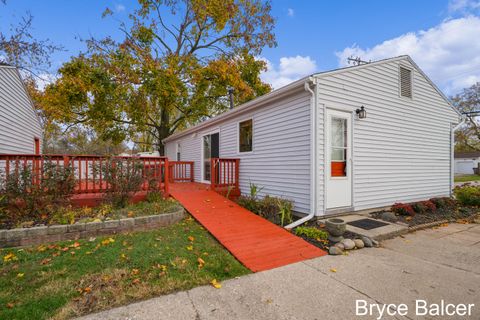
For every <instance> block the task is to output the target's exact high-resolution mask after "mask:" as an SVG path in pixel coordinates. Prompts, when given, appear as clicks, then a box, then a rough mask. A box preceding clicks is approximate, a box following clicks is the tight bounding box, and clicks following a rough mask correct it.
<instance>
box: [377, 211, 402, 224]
mask: <svg viewBox="0 0 480 320" xmlns="http://www.w3.org/2000/svg"><path fill="white" fill-rule="evenodd" d="M381 219H382V220H385V221H388V222H397V221H398V218H397V216H396V215H395V213H393V212H390V211H387V212H383V213H382V216H381Z"/></svg>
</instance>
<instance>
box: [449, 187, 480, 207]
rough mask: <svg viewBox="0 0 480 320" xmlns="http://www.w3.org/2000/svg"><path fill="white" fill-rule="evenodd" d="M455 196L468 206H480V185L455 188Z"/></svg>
mask: <svg viewBox="0 0 480 320" xmlns="http://www.w3.org/2000/svg"><path fill="white" fill-rule="evenodd" d="M453 193H454V195H455V198H456V199H457V200H458V202H460V203H461V204H463V205H466V206H480V187H479V186H472V185H463V186H461V187H456V188H455V189H453Z"/></svg>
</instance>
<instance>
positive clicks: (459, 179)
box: [455, 174, 480, 182]
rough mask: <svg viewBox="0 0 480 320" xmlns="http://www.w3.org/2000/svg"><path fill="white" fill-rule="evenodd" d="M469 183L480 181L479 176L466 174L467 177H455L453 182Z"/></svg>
mask: <svg viewBox="0 0 480 320" xmlns="http://www.w3.org/2000/svg"><path fill="white" fill-rule="evenodd" d="M469 181H480V175H476V174H468V175H462V176H456V177H455V182H469Z"/></svg>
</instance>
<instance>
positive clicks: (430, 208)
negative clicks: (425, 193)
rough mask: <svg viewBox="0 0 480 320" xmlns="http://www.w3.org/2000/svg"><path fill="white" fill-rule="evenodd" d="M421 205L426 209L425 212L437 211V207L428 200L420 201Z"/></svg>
mask: <svg viewBox="0 0 480 320" xmlns="http://www.w3.org/2000/svg"><path fill="white" fill-rule="evenodd" d="M422 204H423V205H424V206H425V207H426V208H427V211H429V212H431V213H435V211H437V206H436V205H435V203H433V202H432V201H430V200H427V201H422Z"/></svg>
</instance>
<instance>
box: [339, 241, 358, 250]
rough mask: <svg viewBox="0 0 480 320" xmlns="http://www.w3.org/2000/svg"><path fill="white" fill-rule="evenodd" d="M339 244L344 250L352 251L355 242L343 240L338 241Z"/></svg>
mask: <svg viewBox="0 0 480 320" xmlns="http://www.w3.org/2000/svg"><path fill="white" fill-rule="evenodd" d="M340 243H342V244H343V246H344V247H345V250H352V249H353V248H355V242H353V240H352V239H343V240H342V241H340Z"/></svg>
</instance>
